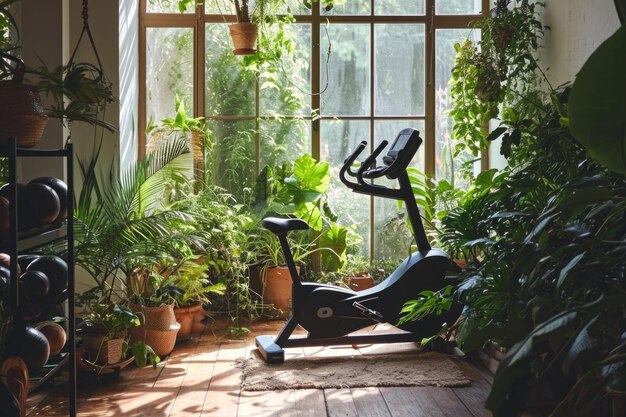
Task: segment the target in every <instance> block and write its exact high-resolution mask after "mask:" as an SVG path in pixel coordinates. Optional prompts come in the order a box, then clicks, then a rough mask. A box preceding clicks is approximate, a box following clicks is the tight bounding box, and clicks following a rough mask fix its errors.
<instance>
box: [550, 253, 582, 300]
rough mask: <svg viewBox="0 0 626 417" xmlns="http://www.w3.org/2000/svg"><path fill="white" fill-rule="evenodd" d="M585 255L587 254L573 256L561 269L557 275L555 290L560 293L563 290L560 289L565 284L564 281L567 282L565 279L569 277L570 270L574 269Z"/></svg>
mask: <svg viewBox="0 0 626 417" xmlns="http://www.w3.org/2000/svg"><path fill="white" fill-rule="evenodd" d="M586 253H587V252H583V253H581V254H578V255H576V256H574V257H573V258H572V259H571V260H570V261H569V262H568V263H567V265H565V266H564V267H563V269H561V272H560V273H559V280H558V281H557V283H556V288H557V290H559V291H561V290H562V289H563V288H562V287H563V285H565V283H566V282H567V281H566V280H567V277H568V276H569V274H570V272H571V271H572V269H574V268H575V267H576V265H578V263H579V262H580V260H581V259H583V258H584V257H585V255H586Z"/></svg>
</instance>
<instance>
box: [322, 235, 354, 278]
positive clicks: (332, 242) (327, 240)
mask: <svg viewBox="0 0 626 417" xmlns="http://www.w3.org/2000/svg"><path fill="white" fill-rule="evenodd" d="M347 238H348V229H347V228H346V227H344V226H339V225H337V224H333V225H332V226H331V227H330V229H328V230H327V231H325V232H324V233H323V234H322V235H321V236H320V241H319V244H320V248H328V249H331V250H332V251H322V263H323V264H324V268H325V269H326V270H328V271H337V270H339V268H341V267H342V266H343V264H344V263H345V260H346V247H347Z"/></svg>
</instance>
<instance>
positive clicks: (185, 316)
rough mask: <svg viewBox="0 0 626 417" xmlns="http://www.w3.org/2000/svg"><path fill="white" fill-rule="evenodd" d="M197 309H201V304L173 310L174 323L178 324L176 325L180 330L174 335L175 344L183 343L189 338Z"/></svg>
mask: <svg viewBox="0 0 626 417" xmlns="http://www.w3.org/2000/svg"><path fill="white" fill-rule="evenodd" d="M198 307H199V308H200V309H202V304H201V303H197V304H194V305H192V306H189V307H182V308H175V309H174V316H175V317H176V321H177V322H178V324H180V329H179V330H178V333H177V334H176V341H177V342H183V341H185V340H189V339H190V338H191V333H192V330H193V322H194V317H195V315H196V313H197V312H198Z"/></svg>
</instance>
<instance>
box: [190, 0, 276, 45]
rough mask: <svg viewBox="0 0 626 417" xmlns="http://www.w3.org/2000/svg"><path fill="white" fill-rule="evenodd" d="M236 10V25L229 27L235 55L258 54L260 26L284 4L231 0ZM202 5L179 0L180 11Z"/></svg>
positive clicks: (266, 1) (274, 1)
mask: <svg viewBox="0 0 626 417" xmlns="http://www.w3.org/2000/svg"><path fill="white" fill-rule="evenodd" d="M230 2H231V4H232V5H233V6H234V9H235V16H236V18H237V22H236V23H231V24H230V25H229V27H228V28H229V30H230V36H231V38H232V40H233V46H234V47H235V49H234V50H233V53H234V54H235V55H251V54H255V53H256V42H257V38H258V35H259V28H258V24H262V23H265V20H266V17H267V16H268V15H272V14H275V12H276V9H277V7H278V6H280V5H281V4H282V3H283V2H280V1H277V0H256V1H250V0H230ZM192 4H194V5H198V4H201V3H200V2H197V0H178V9H179V10H180V11H181V12H184V11H185V10H187V8H188V7H189V5H192Z"/></svg>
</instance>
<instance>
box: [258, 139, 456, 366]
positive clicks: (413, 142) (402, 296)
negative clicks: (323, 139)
mask: <svg viewBox="0 0 626 417" xmlns="http://www.w3.org/2000/svg"><path fill="white" fill-rule="evenodd" d="M387 144H388V142H387V141H383V142H382V143H381V144H380V145H379V146H378V147H377V148H376V149H375V150H374V152H373V153H372V154H371V155H370V156H369V157H367V158H366V159H365V161H364V162H363V163H362V164H361V166H360V168H359V169H358V170H357V171H356V172H355V171H354V170H353V164H354V162H355V161H356V159H357V158H358V156H359V155H360V154H361V152H363V150H364V149H365V147H366V146H367V142H365V141H363V142H361V143H360V144H359V146H358V147H357V148H356V150H355V151H354V152H353V153H352V154H351V155H350V156H349V157H348V158H347V159H346V160H345V161H344V164H343V167H342V168H341V171H340V173H339V176H340V179H341V181H342V182H343V183H344V184H345V185H346V186H347V187H348V188H350V189H351V190H352V191H354V192H357V193H362V194H368V195H374V196H378V197H384V198H391V199H396V200H402V201H404V204H405V206H406V209H407V213H408V216H409V220H410V224H411V227H412V229H413V230H412V231H413V235H414V237H415V240H416V241H417V245H418V249H419V251H418V252H415V253H413V254H411V255H410V256H409V257H408V258H406V259H405V260H404V261H403V262H402V264H401V265H400V266H398V268H397V269H396V270H395V271H394V272H393V273H392V274H391V275H390V276H389V277H388V278H387V279H385V280H384V281H382V282H381V283H380V284H378V285H376V286H374V287H372V288H369V289H366V290H363V291H359V292H356V291H352V290H350V289H346V288H341V287H337V286H333V285H327V284H318V283H313V282H302V281H301V280H300V277H299V275H298V272H297V270H296V265H295V263H294V261H293V256H292V254H291V249H290V247H289V244H288V242H287V234H288V233H289V232H290V231H292V230H306V229H308V225H307V224H306V223H305V222H304V221H302V220H300V219H284V218H276V217H268V218H266V219H264V220H263V226H264V227H265V228H266V229H268V230H270V231H271V232H273V233H275V234H276V235H277V236H278V239H279V240H280V244H281V247H282V250H283V252H284V254H285V259H286V262H287V266H288V268H289V272H290V273H291V279H292V280H293V288H292V311H293V313H292V316H291V318H290V319H289V320H288V321H287V323H286V324H285V326H284V327H283V329H282V330H281V332H280V334H279V335H278V336H276V337H274V336H269V335H264V336H257V338H256V345H257V347H258V349H259V351H260V352H261V354H262V356H263V358H264V359H265V361H266V362H268V363H282V362H283V361H284V360H285V351H284V348H290V347H305V346H332V345H355V344H370V343H394V342H410V341H416V340H419V339H421V338H422V337H427V336H431V335H433V334H435V333H436V332H437V331H438V330H440V329H441V326H442V324H443V323H444V322H445V318H443V317H442V316H437V315H431V316H427V317H425V318H423V319H421V320H417V321H410V322H407V323H405V324H403V325H401V326H399V327H400V329H401V331H400V332H395V333H386V334H354V335H351V333H353V332H355V331H357V330H360V329H363V328H365V327H368V326H371V325H373V324H376V323H389V324H392V325H395V324H396V323H397V322H398V320H399V318H400V310H401V309H402V306H403V305H404V303H405V302H406V301H408V300H411V299H415V298H416V297H418V294H419V293H421V292H422V291H425V290H432V291H436V290H439V289H441V288H443V287H444V285H445V283H444V277H445V274H446V271H447V270H449V269H450V266H451V262H450V259H449V257H448V255H446V254H445V253H444V252H442V251H441V250H439V249H434V248H431V247H430V244H429V243H428V239H427V238H426V233H425V232H424V226H423V224H422V219H421V217H420V214H419V210H418V208H417V203H416V202H415V197H414V196H413V191H412V189H411V183H410V181H409V176H408V174H407V172H406V168H407V167H408V165H409V163H410V162H411V159H412V158H413V156H414V155H415V153H416V152H417V149H418V148H419V147H420V145H421V144H422V139H421V138H420V136H419V132H418V131H417V130H415V129H404V130H402V131H401V132H400V133H399V134H398V136H397V137H396V139H395V141H394V142H393V144H392V146H391V148H390V149H389V151H388V152H387V154H386V155H385V156H383V158H382V161H383V165H381V166H376V158H377V157H378V156H379V155H380V154H381V152H382V151H383V150H384V149H385V148H386V147H387ZM346 175H347V176H348V177H352V178H355V179H356V181H354V180H350V179H349V178H347V177H346ZM384 176H386V177H387V178H389V179H394V180H397V181H398V184H399V188H395V189H392V188H389V187H385V186H382V185H376V184H374V183H373V180H375V179H377V178H381V177H384ZM298 325H300V326H301V327H302V328H304V329H305V330H306V331H307V332H308V336H306V337H293V338H290V336H291V334H292V333H293V331H294V330H295V329H296V327H297V326H298Z"/></svg>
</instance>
